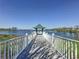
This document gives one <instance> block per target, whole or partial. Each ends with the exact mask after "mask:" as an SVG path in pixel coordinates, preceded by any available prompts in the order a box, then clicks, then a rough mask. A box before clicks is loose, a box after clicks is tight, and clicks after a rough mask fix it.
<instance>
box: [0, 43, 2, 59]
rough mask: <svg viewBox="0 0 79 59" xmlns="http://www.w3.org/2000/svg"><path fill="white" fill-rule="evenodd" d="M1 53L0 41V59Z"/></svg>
mask: <svg viewBox="0 0 79 59" xmlns="http://www.w3.org/2000/svg"><path fill="white" fill-rule="evenodd" d="M1 55H2V54H1V43H0V59H2V58H1Z"/></svg>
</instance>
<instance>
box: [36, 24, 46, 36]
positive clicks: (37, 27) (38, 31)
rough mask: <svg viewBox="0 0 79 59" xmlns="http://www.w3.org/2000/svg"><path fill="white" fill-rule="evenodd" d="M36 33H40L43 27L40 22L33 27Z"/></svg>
mask: <svg viewBox="0 0 79 59" xmlns="http://www.w3.org/2000/svg"><path fill="white" fill-rule="evenodd" d="M34 29H35V31H36V34H37V35H42V34H43V31H44V29H45V27H43V26H42V25H41V24H38V25H37V26H35V27H34Z"/></svg>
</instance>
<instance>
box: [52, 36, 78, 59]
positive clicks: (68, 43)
mask: <svg viewBox="0 0 79 59" xmlns="http://www.w3.org/2000/svg"><path fill="white" fill-rule="evenodd" d="M53 44H54V48H55V49H56V50H57V51H58V52H59V53H60V54H61V57H64V58H65V59H79V50H78V49H79V41H78V40H74V39H69V38H65V37H61V36H57V35H54V36H53Z"/></svg>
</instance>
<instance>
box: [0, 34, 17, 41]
mask: <svg viewBox="0 0 79 59" xmlns="http://www.w3.org/2000/svg"><path fill="white" fill-rule="evenodd" d="M14 37H16V36H15V35H2V34H0V41H5V40H8V39H11V38H14Z"/></svg>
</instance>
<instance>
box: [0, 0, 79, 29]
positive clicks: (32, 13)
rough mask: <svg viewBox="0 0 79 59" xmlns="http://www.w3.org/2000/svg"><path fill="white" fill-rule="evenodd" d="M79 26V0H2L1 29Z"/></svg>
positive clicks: (0, 11) (0, 5) (0, 0)
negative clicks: (36, 26) (37, 26)
mask: <svg viewBox="0 0 79 59" xmlns="http://www.w3.org/2000/svg"><path fill="white" fill-rule="evenodd" d="M37 24H42V25H43V26H45V27H47V28H54V27H63V26H74V25H79V0H0V28H1V27H12V26H15V27H18V28H25V29H27V28H32V27H33V26H35V25H37Z"/></svg>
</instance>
